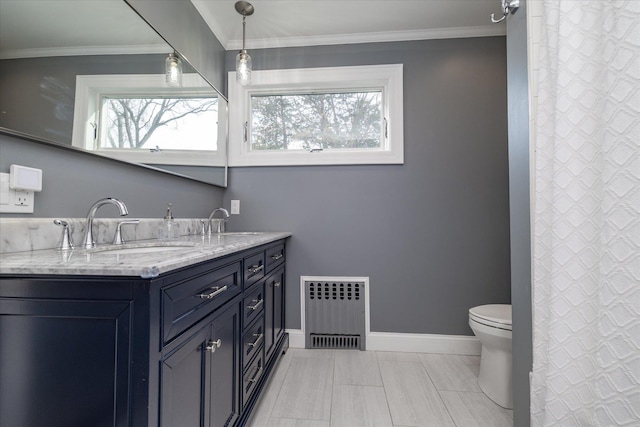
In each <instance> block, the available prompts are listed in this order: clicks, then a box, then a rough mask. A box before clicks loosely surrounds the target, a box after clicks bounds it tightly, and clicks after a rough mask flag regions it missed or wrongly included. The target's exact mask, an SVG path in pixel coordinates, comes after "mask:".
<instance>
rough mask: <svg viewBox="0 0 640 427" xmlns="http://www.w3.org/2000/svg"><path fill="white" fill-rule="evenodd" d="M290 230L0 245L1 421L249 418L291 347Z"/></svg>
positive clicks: (129, 422)
mask: <svg viewBox="0 0 640 427" xmlns="http://www.w3.org/2000/svg"><path fill="white" fill-rule="evenodd" d="M288 236H289V234H288V233H257V234H247V235H243V234H233V233H229V234H228V235H217V236H216V235H213V236H212V237H206V236H191V237H189V238H185V239H186V240H185V239H181V241H180V242H179V243H180V244H177V243H174V244H171V243H172V242H167V244H166V246H165V248H166V250H163V249H162V246H160V249H157V248H158V246H146V247H145V246H143V245H133V246H131V247H128V248H125V247H123V248H121V249H118V248H116V249H115V250H113V251H110V250H106V251H98V250H96V251H91V250H74V251H73V253H71V254H69V253H65V252H64V251H55V250H48V251H33V252H23V253H13V254H3V255H2V262H1V265H0V425H3V426H24V427H30V426H69V427H72V426H96V427H98V426H166V427H168V426H180V427H187V426H215V427H222V426H242V425H244V424H245V423H246V421H247V420H248V418H249V416H250V414H251V410H252V408H253V407H254V405H255V403H256V401H257V399H258V397H259V395H260V393H261V390H262V388H263V386H264V384H265V383H266V381H267V380H268V378H269V376H270V374H271V373H272V371H273V369H274V366H275V365H276V363H277V361H278V358H279V356H280V355H281V354H282V352H283V351H284V350H285V349H286V348H287V347H288V336H287V334H286V333H285V331H284V322H285V313H284V298H285V292H284V279H285V274H284V271H285V240H286V238H287V237H288ZM151 247H153V248H155V249H150V248H151ZM136 248H137V249H136ZM145 248H147V249H145Z"/></svg>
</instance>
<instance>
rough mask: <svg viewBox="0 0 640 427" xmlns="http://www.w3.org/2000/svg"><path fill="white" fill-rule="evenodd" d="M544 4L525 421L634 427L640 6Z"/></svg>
mask: <svg viewBox="0 0 640 427" xmlns="http://www.w3.org/2000/svg"><path fill="white" fill-rule="evenodd" d="M530 1H531V0H530ZM543 3H544V4H543V9H544V12H543V17H542V27H543V34H542V35H541V36H542V39H541V42H542V44H541V45H542V47H541V52H540V64H539V65H540V71H539V79H538V81H539V92H538V101H537V104H536V106H537V112H536V124H535V127H534V130H535V135H536V136H535V140H534V142H533V143H534V147H535V155H534V159H535V167H534V170H535V173H534V185H535V192H534V194H535V196H534V197H535V198H534V200H533V203H534V207H533V222H532V225H533V230H534V231H533V242H534V243H533V253H534V256H533V376H532V383H531V423H532V425H533V426H554V427H555V426H563V427H564V426H603V427H608V426H640V0H627V1H614V0H611V1H608V0H577V1H575V0H574V1H567V0H544V1H543Z"/></svg>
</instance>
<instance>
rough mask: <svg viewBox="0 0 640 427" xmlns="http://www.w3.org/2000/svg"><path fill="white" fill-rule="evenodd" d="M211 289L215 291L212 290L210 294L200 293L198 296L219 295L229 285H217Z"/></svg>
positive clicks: (206, 297) (209, 296) (210, 296)
mask: <svg viewBox="0 0 640 427" xmlns="http://www.w3.org/2000/svg"><path fill="white" fill-rule="evenodd" d="M211 289H213V292H211V293H210V294H198V295H196V296H197V297H198V298H202V299H211V298H215V297H216V296H217V295H220V294H221V293H223V292H224V291H226V290H227V285H224V286H223V287H220V286H216V287H215V288H211Z"/></svg>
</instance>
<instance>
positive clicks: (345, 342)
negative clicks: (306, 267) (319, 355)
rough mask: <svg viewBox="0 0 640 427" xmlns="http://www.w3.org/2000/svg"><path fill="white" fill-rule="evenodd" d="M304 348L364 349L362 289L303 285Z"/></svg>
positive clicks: (330, 283)
mask: <svg viewBox="0 0 640 427" xmlns="http://www.w3.org/2000/svg"><path fill="white" fill-rule="evenodd" d="M304 288H305V332H306V337H305V338H306V340H305V342H306V344H305V347H306V348H356V349H360V350H364V349H365V298H364V296H365V295H364V292H365V286H364V282H358V281H329V280H327V281H318V280H316V281H305V282H304Z"/></svg>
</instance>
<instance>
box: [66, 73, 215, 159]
mask: <svg viewBox="0 0 640 427" xmlns="http://www.w3.org/2000/svg"><path fill="white" fill-rule="evenodd" d="M76 93H77V94H78V96H77V98H76V106H75V113H74V131H73V138H72V140H73V145H75V146H79V147H82V148H84V149H88V150H91V151H93V152H95V153H97V154H102V155H106V156H109V157H113V158H117V159H120V160H127V161H132V162H136V163H147V164H172V165H208V166H212V165H218V164H224V153H225V149H224V148H225V147H224V143H222V144H218V139H219V136H220V132H226V125H224V121H223V122H222V124H219V121H220V120H224V118H225V116H226V111H224V110H226V108H225V107H224V105H223V107H222V108H220V109H219V108H218V107H219V105H218V104H219V102H218V101H219V98H218V96H217V94H216V93H215V92H214V91H213V90H212V89H211V87H209V86H208V85H207V84H206V83H205V82H204V80H201V78H200V77H199V76H197V75H188V74H186V75H184V76H183V87H181V88H169V87H167V86H166V84H165V83H164V76H159V75H108V76H78V77H77V80H76ZM219 110H220V111H219ZM219 113H221V114H219ZM221 141H223V142H224V141H225V139H224V137H223V139H221ZM219 145H220V147H219Z"/></svg>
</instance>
